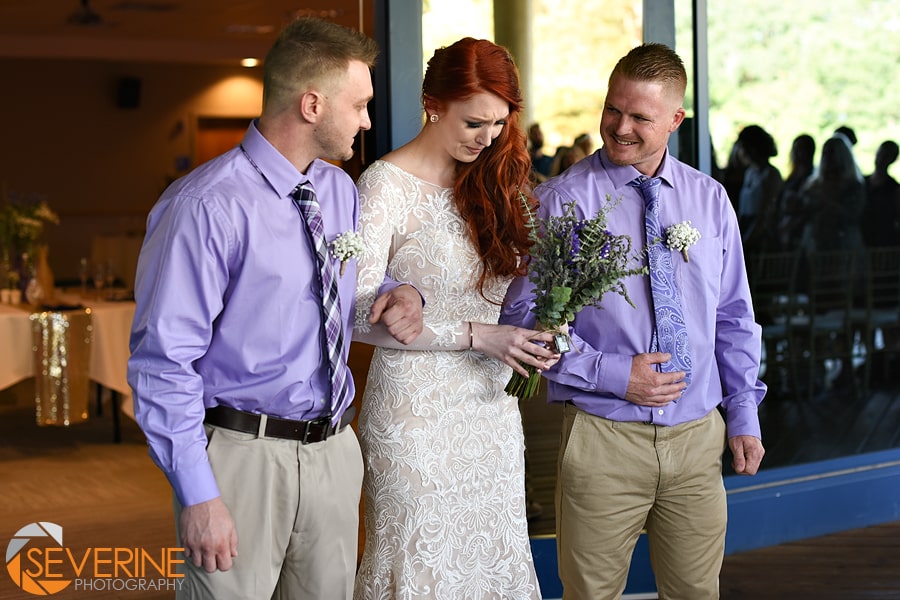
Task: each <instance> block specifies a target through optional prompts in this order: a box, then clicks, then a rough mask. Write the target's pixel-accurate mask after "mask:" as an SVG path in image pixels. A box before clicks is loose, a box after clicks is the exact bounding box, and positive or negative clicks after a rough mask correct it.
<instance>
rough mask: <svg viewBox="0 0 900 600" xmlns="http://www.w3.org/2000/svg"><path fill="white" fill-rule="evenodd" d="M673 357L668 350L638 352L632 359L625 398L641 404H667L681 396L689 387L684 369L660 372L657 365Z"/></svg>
mask: <svg viewBox="0 0 900 600" xmlns="http://www.w3.org/2000/svg"><path fill="white" fill-rule="evenodd" d="M670 358H672V356H671V355H670V354H668V353H666V352H650V353H647V354H638V355H636V356H635V357H634V358H633V359H632V361H631V375H630V376H629V378H628V389H627V390H626V392H625V399H626V400H628V401H629V402H631V403H632V404H637V405H639V406H665V405H666V404H668V403H669V402H672V401H673V400H678V399H679V398H681V392H682V391H684V388H686V387H687V384H686V383H685V382H684V376H685V372H684V371H676V372H674V373H660V372H659V371H658V370H657V367H656V365H658V364H660V363H664V362H666V361H667V360H669V359H670Z"/></svg>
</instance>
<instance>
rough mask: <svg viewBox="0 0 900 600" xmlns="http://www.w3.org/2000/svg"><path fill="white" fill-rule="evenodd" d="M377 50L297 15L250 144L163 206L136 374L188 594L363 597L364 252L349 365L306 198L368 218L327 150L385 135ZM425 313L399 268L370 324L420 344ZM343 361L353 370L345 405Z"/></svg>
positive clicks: (140, 278)
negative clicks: (358, 370) (306, 193)
mask: <svg viewBox="0 0 900 600" xmlns="http://www.w3.org/2000/svg"><path fill="white" fill-rule="evenodd" d="M376 55H377V48H376V46H375V43H374V41H372V40H370V39H369V38H367V37H365V36H364V35H362V34H361V33H359V32H356V31H353V30H350V29H347V28H344V27H341V26H338V25H335V24H333V23H329V22H327V21H322V20H318V19H300V20H298V21H295V22H294V23H292V24H290V25H288V26H287V27H286V28H285V29H284V31H283V32H282V33H281V35H280V37H279V38H278V40H277V41H276V42H275V44H274V45H273V47H272V49H271V50H270V52H269V54H268V56H267V57H266V61H265V73H264V95H263V110H262V115H261V116H260V118H259V119H258V120H256V121H254V122H253V123H252V124H251V125H250V127H249V129H248V131H247V133H246V135H245V137H244V139H243V141H242V142H241V144H240V146H239V147H237V148H235V149H233V150H231V151H229V152H227V153H225V154H224V155H222V156H220V157H218V158H215V159H213V160H212V161H210V162H208V163H206V164H204V165H202V166H200V167H198V168H197V169H195V170H194V171H193V172H192V173H190V174H189V175H187V176H186V177H184V178H182V179H180V180H179V181H177V182H175V183H174V184H173V185H171V186H170V187H169V188H168V189H167V190H166V191H165V192H164V193H163V195H162V197H161V198H160V200H159V202H158V203H157V205H156V206H155V207H154V208H153V210H152V212H151V213H150V216H149V219H148V224H147V234H146V237H145V241H144V246H143V248H142V250H141V256H140V260H139V263H138V270H137V284H136V289H135V296H136V299H137V310H136V313H135V318H134V325H133V330H132V336H131V353H132V354H131V358H130V360H129V364H128V379H129V383H130V385H131V387H132V388H133V390H134V399H135V414H136V417H137V419H138V422H139V424H140V426H141V428H142V429H143V431H144V432H145V434H146V436H147V439H148V442H149V445H150V454H151V456H152V458H153V460H154V461H155V462H156V464H157V465H158V466H159V467H160V469H162V470H163V472H164V473H165V474H166V476H167V477H168V479H169V482H170V483H171V485H172V487H173V489H174V492H175V505H176V521H177V524H178V534H179V539H180V544H181V545H182V546H183V547H184V548H185V556H186V557H187V560H186V561H185V569H186V577H185V579H184V581H183V583H182V585H181V590H180V591H179V597H180V598H214V599H216V600H222V599H225V598H234V599H247V598H270V597H276V596H277V597H285V598H310V599H312V598H348V599H349V598H350V597H351V596H352V589H353V580H354V573H355V570H356V561H357V539H358V507H359V496H360V488H361V482H362V458H361V456H360V450H359V444H358V442H357V440H356V436H355V434H354V433H353V430H352V429H351V428H349V427H346V425H347V424H348V423H349V421H350V419H351V418H352V410H348V409H349V407H350V403H351V402H352V400H353V393H354V387H353V381H352V377H351V376H350V373H349V370H348V369H347V350H348V347H349V341H350V339H351V337H352V320H353V314H354V297H355V288H356V269H355V260H349V261H348V262H349V267H350V268H348V269H346V272H342V271H343V270H342V269H340V262H341V260H340V257H334V256H333V255H332V256H329V258H328V260H332V265H333V267H334V271H335V273H336V277H337V282H338V283H337V292H338V293H337V295H338V297H339V302H340V318H339V319H338V318H333V319H332V322H333V323H337V322H338V321H339V323H340V325H339V326H338V327H336V328H334V330H340V329H341V327H342V328H343V338H344V340H345V341H344V345H343V356H342V357H341V359H340V360H339V359H335V360H336V361H337V362H336V363H335V364H337V365H339V366H338V367H335V368H332V367H331V364H332V363H331V361H330V359H329V356H328V352H327V350H328V348H327V347H326V346H327V342H325V340H327V339H329V338H327V337H325V334H324V333H323V321H328V320H327V319H326V317H324V316H323V312H324V311H323V306H325V305H326V303H325V302H324V301H323V300H321V294H322V292H321V287H322V284H321V281H322V277H321V275H320V273H321V272H320V267H319V265H318V263H317V255H316V251H315V248H314V246H313V243H312V241H311V239H310V237H308V235H307V231H306V224H305V219H304V216H303V213H302V212H301V211H302V210H303V209H302V208H301V204H300V202H299V201H298V202H297V203H296V204H295V201H294V192H295V190H296V189H297V188H298V185H299V184H307V185H308V187H311V188H312V189H313V190H314V192H315V195H316V197H317V200H318V204H319V205H320V210H321V218H322V222H323V223H324V239H325V240H326V241H327V242H332V241H333V240H334V239H335V237H337V236H338V235H339V234H342V233H347V232H355V231H356V229H357V217H358V208H359V204H358V196H357V189H356V186H355V184H354V182H353V180H352V179H351V178H350V177H349V176H348V175H347V174H346V173H345V172H344V171H342V170H341V169H339V168H337V167H335V166H333V165H331V164H329V163H327V162H325V161H323V160H321V159H320V158H319V157H324V158H328V159H333V160H347V159H349V158H351V157H352V155H353V149H352V144H353V140H354V138H355V136H356V134H357V133H358V132H359V131H360V130H364V129H369V127H370V125H371V123H370V121H369V116H368V112H367V104H368V102H369V101H370V100H371V98H372V82H371V73H370V68H371V67H372V66H373V64H374V62H375V58H376ZM310 229H311V230H312V229H313V227H312V226H310ZM310 235H312V234H310ZM328 304H331V303H328ZM421 309H422V306H421V297H420V296H419V294H418V292H417V291H416V290H415V289H414V288H411V287H410V286H407V285H399V284H396V283H394V282H390V281H386V282H385V285H384V286H383V287H382V294H381V296H380V298H379V300H378V301H377V302H376V304H375V306H374V307H373V310H372V313H371V319H372V321H373V322H376V321H381V322H383V323H384V324H385V325H386V326H387V328H388V331H390V332H391V334H392V335H394V337H396V338H397V340H399V341H400V342H402V343H409V342H411V341H412V340H413V339H414V338H415V337H416V336H417V335H418V333H419V332H420V331H421V327H422V325H421ZM332 314H333V315H335V317H336V315H337V312H335V311H333V312H332ZM331 346H332V347H340V345H339V344H332V345H331ZM332 369H333V370H334V371H336V372H337V371H339V370H340V369H343V370H344V371H343V373H338V374H339V375H344V376H346V379H348V380H349V381H348V382H347V384H346V386H338V385H335V386H334V387H336V388H339V389H342V390H346V393H344V394H343V395H342V394H341V393H338V394H335V395H334V398H335V399H333V396H332V375H331V371H332Z"/></svg>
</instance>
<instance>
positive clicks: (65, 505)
mask: <svg viewBox="0 0 900 600" xmlns="http://www.w3.org/2000/svg"><path fill="white" fill-rule="evenodd" d="M892 385H893V384H892ZM834 395H835V396H837V397H834V398H831V397H823V398H821V399H818V400H816V401H815V402H813V403H808V402H804V403H799V402H795V401H792V400H790V399H776V400H775V401H773V402H772V403H771V404H770V405H769V406H768V407H767V409H766V411H764V415H765V416H764V431H770V433H771V435H769V434H766V433H764V435H765V436H766V437H767V439H768V440H769V441H767V446H768V447H769V455H767V461H771V464H772V465H774V464H782V463H787V462H791V461H795V462H796V461H802V460H806V459H815V457H816V456H827V455H830V454H833V453H835V452H838V451H843V450H844V449H848V448H857V449H859V450H863V451H867V450H874V449H881V448H877V447H876V446H877V445H885V444H888V446H887V447H894V446H896V444H897V436H896V432H898V431H900V417H898V410H897V405H898V404H900V400H898V398H900V394H898V392H897V391H896V390H892V389H888V388H885V389H882V390H880V391H879V392H877V393H874V394H872V396H871V397H870V398H869V399H868V400H867V401H866V402H862V401H852V400H848V399H846V398H843V399H842V398H841V397H839V396H840V394H839V390H836V394H834ZM770 400H772V399H770ZM844 405H847V406H850V405H852V406H853V407H855V408H854V410H853V411H850V410H849V408H848V412H841V411H840V410H839V407H842V406H844ZM822 413H830V414H822ZM851 414H853V415H856V416H855V417H852V418H851V417H850V415H851ZM560 416H561V415H560V412H559V407H558V406H553V405H547V404H545V403H543V402H540V401H532V402H530V403H528V404H525V405H523V418H524V424H525V431H526V442H527V445H528V461H529V471H530V478H529V479H530V483H531V486H532V498H533V499H535V500H537V501H538V502H539V503H540V504H541V505H542V507H543V512H542V514H541V516H540V517H539V518H538V519H535V520H534V521H532V523H531V526H532V534H533V535H543V534H552V533H553V527H554V520H553V485H554V478H555V474H554V471H555V464H556V452H557V449H558V444H559V422H560ZM890 419H893V421H890ZM866 424H868V431H867V432H865V434H864V435H862V436H861V437H859V436H857V434H858V433H859V431H860V430H862V429H864V428H866V426H867V425H866ZM779 432H781V433H779ZM122 438H123V439H122V442H121V443H120V444H115V443H112V422H111V419H110V415H109V411H108V410H107V411H106V414H104V415H103V416H102V417H96V416H94V417H92V418H91V419H90V420H89V421H88V422H86V423H83V424H80V425H77V426H73V427H70V428H67V429H62V428H39V427H37V426H36V425H35V424H34V420H33V412H32V410H31V409H30V408H28V407H9V406H7V407H5V408H4V405H3V404H2V396H0V547H5V545H6V544H7V543H8V541H9V539H10V538H11V537H12V536H13V534H14V533H15V532H16V531H17V530H18V529H19V528H20V527H22V526H24V525H26V524H28V523H32V522H35V521H51V522H54V523H58V524H60V525H62V526H63V528H64V532H65V544H66V546H67V547H70V548H72V549H73V550H75V551H79V550H84V549H86V548H90V547H132V548H133V547H141V548H147V549H159V548H163V547H168V546H171V545H173V544H174V533H173V522H172V508H171V493H170V490H169V487H168V484H167V482H166V480H165V478H164V477H163V476H162V475H161V473H160V472H159V471H158V470H157V469H156V467H155V466H154V465H153V464H152V462H151V461H150V459H149V458H148V456H147V451H146V446H145V444H144V439H143V436H142V434H141V432H140V431H139V430H138V428H137V427H136V425H135V424H134V423H133V422H132V421H130V420H129V419H124V420H123V430H122ZM828 440H831V442H832V443H828ZM851 440H852V441H851ZM893 501H894V502H896V501H897V499H894V500H893ZM721 591H722V598H723V599H725V600H728V599H751V598H752V599H755V600H780V599H789V598H790V599H792V600H803V599H810V600H812V599H818V600H832V599H833V600H854V599H867V598H878V599H887V598H891V599H900V522H897V523H890V524H886V525H881V526H876V527H871V528H867V529H863V530H855V531H848V532H843V533H839V534H835V535H830V536H825V537H822V538H815V539H810V540H803V541H799V542H794V543H790V544H784V545H782V546H777V547H773V548H765V549H761V550H755V551H752V552H746V553H742V554H738V555H733V556H728V557H726V559H725V564H724V567H723V570H722V577H721ZM28 597H31V596H30V595H27V594H24V593H23V592H22V591H21V590H19V589H18V588H17V587H16V586H15V585H13V583H12V582H11V580H10V579H9V577H8V576H7V575H6V574H5V573H0V600H12V599H14V598H15V599H18V598H28ZM53 597H54V598H57V599H60V600H67V599H82V598H89V599H91V600H93V599H97V600H113V599H115V600H129V599H138V598H141V599H154V600H155V599H162V598H171V597H173V595H172V594H171V593H159V592H137V591H119V592H116V591H93V592H84V591H80V592H79V591H75V590H69V589H67V590H64V591H63V592H60V593H57V594H54V596H53Z"/></svg>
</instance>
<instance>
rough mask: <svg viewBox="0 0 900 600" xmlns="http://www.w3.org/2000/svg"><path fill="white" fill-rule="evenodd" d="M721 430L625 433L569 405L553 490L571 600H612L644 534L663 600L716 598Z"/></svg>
mask: <svg viewBox="0 0 900 600" xmlns="http://www.w3.org/2000/svg"><path fill="white" fill-rule="evenodd" d="M725 435H726V434H725V423H724V422H723V420H722V417H721V415H720V414H719V412H718V411H716V410H714V411H712V412H711V413H710V414H709V415H707V416H706V417H704V418H702V419H699V420H697V421H693V422H690V423H684V424H682V425H677V426H674V427H661V426H656V425H650V424H647V423H620V422H616V421H610V420H608V419H603V418H600V417H595V416H593V415H590V414H588V413H586V412H583V411H581V410H578V409H577V408H576V407H575V406H574V405H572V404H566V406H565V409H564V411H563V431H562V445H561V448H560V454H559V464H558V477H557V488H556V530H557V550H558V553H559V575H560V579H561V580H562V583H563V598H564V599H565V600H605V599H609V600H613V599H615V598H619V597H621V595H622V592H623V591H624V589H625V580H626V577H627V575H628V568H629V564H630V562H631V554H632V551H633V549H634V545H635V543H636V542H637V539H638V537H639V536H640V534H641V530H643V529H644V528H646V529H647V536H648V541H649V545H650V560H651V564H652V565H653V571H654V574H655V576H656V583H657V589H658V590H659V598H660V599H661V600H707V599H715V598H718V597H719V583H718V578H719V570H720V568H721V566H722V558H723V556H724V551H725V525H726V499H725V488H724V485H723V482H722V453H723V452H724V449H725V443H726V439H725Z"/></svg>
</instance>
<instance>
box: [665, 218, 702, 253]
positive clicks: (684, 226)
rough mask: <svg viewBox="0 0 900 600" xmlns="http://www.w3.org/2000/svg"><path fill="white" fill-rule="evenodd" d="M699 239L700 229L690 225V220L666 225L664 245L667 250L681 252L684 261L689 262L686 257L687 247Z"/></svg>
mask: <svg viewBox="0 0 900 600" xmlns="http://www.w3.org/2000/svg"><path fill="white" fill-rule="evenodd" d="M699 239H700V231H698V230H697V228H696V227H691V222H690V221H682V222H681V223H676V224H675V225H670V226H668V227H666V246H667V247H668V248H669V250H677V251H678V252H681V255H682V256H683V257H684V261H685V262H691V259H690V258H689V257H688V248H690V247H691V246H693V245H694V244H696V243H697V240H699Z"/></svg>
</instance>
